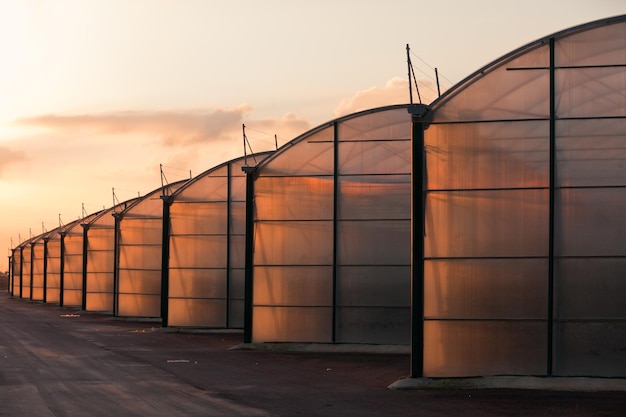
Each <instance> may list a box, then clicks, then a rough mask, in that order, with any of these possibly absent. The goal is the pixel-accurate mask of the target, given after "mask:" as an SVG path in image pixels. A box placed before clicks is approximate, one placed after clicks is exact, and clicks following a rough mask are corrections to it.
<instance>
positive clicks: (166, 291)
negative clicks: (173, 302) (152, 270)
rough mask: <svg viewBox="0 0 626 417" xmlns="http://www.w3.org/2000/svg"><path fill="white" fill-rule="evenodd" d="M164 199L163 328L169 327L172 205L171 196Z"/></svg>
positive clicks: (162, 260) (163, 196)
mask: <svg viewBox="0 0 626 417" xmlns="http://www.w3.org/2000/svg"><path fill="white" fill-rule="evenodd" d="M161 198H162V199H163V238H162V243H161V247H162V249H161V326H163V327H167V326H168V319H169V299H170V224H171V222H170V205H171V204H172V200H171V198H170V197H169V196H166V195H162V196H161Z"/></svg>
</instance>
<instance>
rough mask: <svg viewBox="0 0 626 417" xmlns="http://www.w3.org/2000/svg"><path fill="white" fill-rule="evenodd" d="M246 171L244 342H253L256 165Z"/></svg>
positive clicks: (248, 167) (244, 168) (243, 168)
mask: <svg viewBox="0 0 626 417" xmlns="http://www.w3.org/2000/svg"><path fill="white" fill-rule="evenodd" d="M241 169H242V170H243V172H245V173H246V267H245V281H244V311H243V342H244V343H252V320H253V314H252V307H253V301H254V300H253V299H252V298H253V295H254V287H253V286H254V265H253V262H254V176H255V174H256V167H250V166H244V167H242V168H241Z"/></svg>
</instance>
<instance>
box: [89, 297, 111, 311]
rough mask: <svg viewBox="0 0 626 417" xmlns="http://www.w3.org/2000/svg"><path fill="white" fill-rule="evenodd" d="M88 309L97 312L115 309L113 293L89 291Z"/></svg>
mask: <svg viewBox="0 0 626 417" xmlns="http://www.w3.org/2000/svg"><path fill="white" fill-rule="evenodd" d="M85 303H86V310H87V311H97V312H103V313H104V312H107V313H108V312H112V311H113V293H87V299H86V301H85Z"/></svg>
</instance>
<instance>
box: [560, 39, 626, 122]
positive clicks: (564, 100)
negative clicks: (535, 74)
mask: <svg viewBox="0 0 626 417" xmlns="http://www.w3.org/2000/svg"><path fill="white" fill-rule="evenodd" d="M624 49H626V47H625V48H624ZM625 63H626V61H624V63H622V65H624V64H625ZM602 64H604V63H602ZM556 84H557V86H556V88H557V90H556V91H557V92H558V94H557V99H556V103H557V108H556V111H557V114H558V115H559V117H560V118H567V117H598V116H601V117H615V116H622V117H623V116H626V103H624V95H626V77H625V76H624V67H608V68H607V67H604V68H596V67H594V68H567V69H559V70H557V71H556Z"/></svg>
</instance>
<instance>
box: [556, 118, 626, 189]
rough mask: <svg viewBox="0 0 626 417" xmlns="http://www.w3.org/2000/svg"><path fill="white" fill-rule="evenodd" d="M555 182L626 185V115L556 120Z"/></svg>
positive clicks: (583, 184) (566, 184) (563, 184)
mask: <svg viewBox="0 0 626 417" xmlns="http://www.w3.org/2000/svg"><path fill="white" fill-rule="evenodd" d="M556 131H557V132H558V137H557V142H556V147H557V151H556V159H557V166H558V175H557V181H558V185H559V186H568V187H571V186H617V185H621V186H624V185H626V175H624V167H625V166H626V119H606V120H602V122H601V123H599V121H598V120H597V119H586V120H557V123H556Z"/></svg>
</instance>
